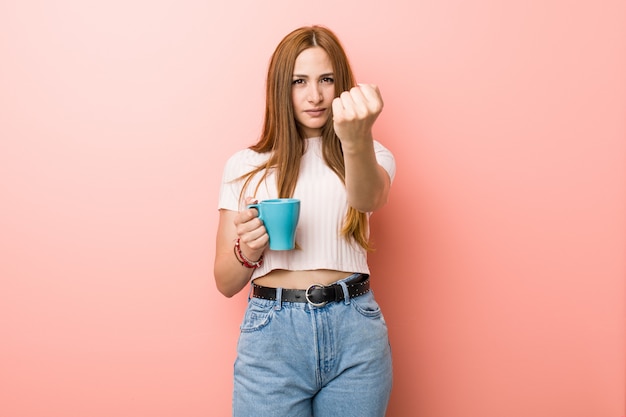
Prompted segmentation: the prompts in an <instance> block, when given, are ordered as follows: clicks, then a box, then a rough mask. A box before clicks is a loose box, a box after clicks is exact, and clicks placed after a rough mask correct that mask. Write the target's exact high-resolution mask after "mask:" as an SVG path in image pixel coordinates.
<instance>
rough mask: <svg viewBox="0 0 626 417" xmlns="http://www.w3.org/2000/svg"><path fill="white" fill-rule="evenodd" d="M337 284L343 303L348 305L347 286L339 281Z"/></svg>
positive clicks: (348, 294)
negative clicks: (340, 290)
mask: <svg viewBox="0 0 626 417" xmlns="http://www.w3.org/2000/svg"><path fill="white" fill-rule="evenodd" d="M338 284H339V285H341V289H342V291H343V302H344V303H345V305H348V304H350V293H349V292H348V286H347V285H346V283H345V282H344V281H339V282H338Z"/></svg>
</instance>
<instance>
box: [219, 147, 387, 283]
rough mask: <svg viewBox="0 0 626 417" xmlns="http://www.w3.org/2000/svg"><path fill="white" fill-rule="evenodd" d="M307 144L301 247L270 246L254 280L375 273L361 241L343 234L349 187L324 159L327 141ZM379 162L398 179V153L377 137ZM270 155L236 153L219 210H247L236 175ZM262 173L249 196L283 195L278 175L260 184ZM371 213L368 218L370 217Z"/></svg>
mask: <svg viewBox="0 0 626 417" xmlns="http://www.w3.org/2000/svg"><path fill="white" fill-rule="evenodd" d="M306 142H307V146H306V150H305V153H304V155H303V156H302V161H301V164H300V173H299V176H298V184H297V185H296V188H295V190H294V194H293V198H298V199H300V201H301V203H300V220H299V222H298V227H297V229H296V242H297V243H298V246H299V249H295V250H290V251H273V250H270V249H267V250H266V251H265V254H264V261H263V265H262V266H261V267H260V268H258V269H255V270H254V272H253V274H252V279H255V278H258V277H261V276H263V275H265V274H267V273H269V272H270V271H272V270H274V269H287V270H312V269H330V270H336V271H345V272H353V273H354V272H360V273H365V274H368V273H369V267H368V265H367V251H366V250H365V249H363V248H362V247H361V246H360V245H359V244H357V243H356V242H353V241H350V242H348V241H347V240H346V239H345V238H344V237H343V236H341V228H342V227H343V223H344V219H345V215H346V212H347V210H348V203H347V197H346V189H345V186H344V184H343V183H342V182H341V180H340V179H339V177H337V175H336V174H335V173H334V172H333V171H332V170H331V169H330V168H329V167H328V166H327V165H326V163H325V162H324V159H323V157H322V139H321V138H319V137H318V138H310V139H306ZM374 150H375V153H376V160H377V161H378V163H379V164H380V165H381V166H382V167H383V168H384V169H385V170H386V171H387V173H388V174H389V177H390V179H391V180H392V181H393V178H394V176H395V171H396V164H395V160H394V157H393V155H392V153H391V152H390V151H389V150H388V149H386V148H385V147H384V146H383V145H381V144H380V143H378V142H377V141H374ZM268 157H269V154H267V153H258V152H255V151H253V150H250V149H243V150H241V151H239V152H237V153H235V154H234V155H233V156H231V157H230V158H229V159H228V161H227V162H226V165H225V167H224V173H223V177H222V186H221V189H220V195H219V203H218V208H219V209H226V210H233V211H239V210H242V209H243V208H244V203H243V201H241V202H240V201H239V195H240V191H241V187H242V186H243V180H238V181H234V179H236V178H238V177H240V176H242V175H244V174H246V173H248V172H250V171H251V170H252V169H254V168H256V167H258V166H259V165H261V164H263V163H265V162H266V161H267V158H268ZM260 175H261V174H258V175H257V176H256V177H255V178H253V180H252V182H251V183H250V184H251V185H249V187H248V190H249V193H246V194H244V197H254V198H256V199H257V200H259V201H262V200H266V199H270V198H277V196H278V192H277V189H276V179H275V176H274V175H273V174H271V173H270V175H268V176H267V179H266V181H264V183H263V184H262V185H261V186H260V187H259V189H258V191H257V193H256V195H254V196H253V195H252V193H254V189H255V187H256V184H257V183H258V178H260ZM370 214H371V213H369V214H368V218H369V215H370Z"/></svg>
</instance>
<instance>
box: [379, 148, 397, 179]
mask: <svg viewBox="0 0 626 417" xmlns="http://www.w3.org/2000/svg"><path fill="white" fill-rule="evenodd" d="M374 152H375V154H376V161H377V162H378V163H379V164H380V165H381V166H382V167H383V168H385V171H387V173H388V174H389V177H390V178H391V181H392V182H393V179H394V177H395V176H396V160H395V158H394V156H393V153H391V151H390V150H389V149H387V148H386V147H385V146H384V145H383V144H382V143H380V142H378V141H376V140H374Z"/></svg>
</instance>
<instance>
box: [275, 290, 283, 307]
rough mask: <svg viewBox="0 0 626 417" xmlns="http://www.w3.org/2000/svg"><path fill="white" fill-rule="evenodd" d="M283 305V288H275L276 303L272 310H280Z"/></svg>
mask: <svg viewBox="0 0 626 417" xmlns="http://www.w3.org/2000/svg"><path fill="white" fill-rule="evenodd" d="M282 306H283V289H282V288H276V305H275V306H274V310H277V311H278V310H280V309H281V308H282Z"/></svg>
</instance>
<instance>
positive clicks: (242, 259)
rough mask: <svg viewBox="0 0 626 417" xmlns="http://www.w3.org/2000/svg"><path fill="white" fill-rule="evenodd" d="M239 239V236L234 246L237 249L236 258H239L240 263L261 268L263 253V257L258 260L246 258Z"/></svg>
mask: <svg viewBox="0 0 626 417" xmlns="http://www.w3.org/2000/svg"><path fill="white" fill-rule="evenodd" d="M239 240H240V239H239V238H237V240H236V241H235V247H234V248H233V250H234V251H235V258H237V260H238V261H239V263H240V264H242V265H243V266H245V267H246V268H260V267H261V265H263V254H261V257H260V258H259V260H258V261H256V262H255V261H251V260H250V259H248V258H246V256H245V255H244V254H243V252H242V251H241V245H240V244H239Z"/></svg>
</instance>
